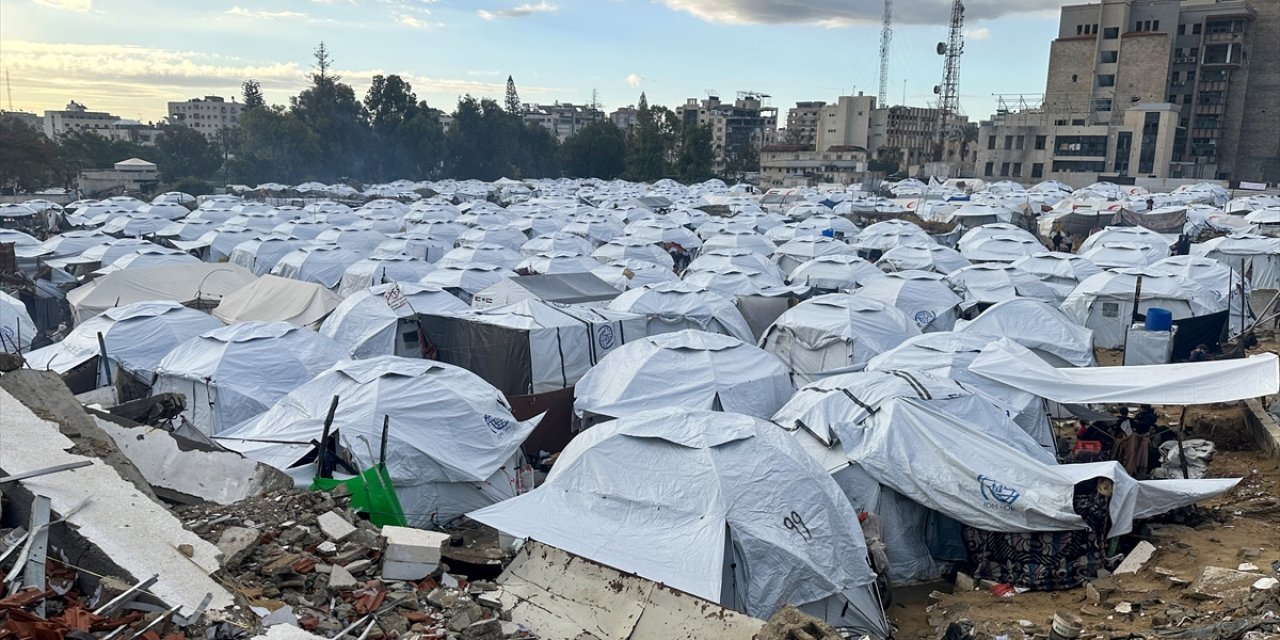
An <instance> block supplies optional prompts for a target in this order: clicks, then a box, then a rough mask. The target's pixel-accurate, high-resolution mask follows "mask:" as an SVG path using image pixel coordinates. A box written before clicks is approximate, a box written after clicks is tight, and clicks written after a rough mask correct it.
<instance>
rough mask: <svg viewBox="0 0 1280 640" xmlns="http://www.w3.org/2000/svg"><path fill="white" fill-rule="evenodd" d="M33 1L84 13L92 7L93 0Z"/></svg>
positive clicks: (54, 7)
mask: <svg viewBox="0 0 1280 640" xmlns="http://www.w3.org/2000/svg"><path fill="white" fill-rule="evenodd" d="M35 3H36V4H39V5H44V6H46V7H49V8H51V9H61V10H63V11H74V12H76V13H85V12H87V11H90V10H92V9H93V0H35Z"/></svg>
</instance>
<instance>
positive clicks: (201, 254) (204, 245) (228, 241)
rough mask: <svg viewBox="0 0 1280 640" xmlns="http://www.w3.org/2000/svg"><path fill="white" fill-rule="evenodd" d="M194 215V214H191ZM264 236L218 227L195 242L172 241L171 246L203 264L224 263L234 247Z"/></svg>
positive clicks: (260, 232)
mask: <svg viewBox="0 0 1280 640" xmlns="http://www.w3.org/2000/svg"><path fill="white" fill-rule="evenodd" d="M193 215H194V214H193ZM261 235H264V232H263V231H260V230H258V229H252V228H249V227H232V226H221V225H219V226H218V227H217V228H216V229H213V230H211V231H206V232H205V233H204V235H201V236H200V237H199V238H196V239H195V240H173V241H171V242H172V243H173V246H175V247H177V248H179V249H182V250H183V251H186V252H188V253H192V254H195V255H196V257H198V258H200V259H201V260H204V261H205V262H226V261H227V260H229V259H230V258H231V252H232V251H234V250H235V248H236V246H237V245H239V244H240V243H241V242H244V241H246V240H253V239H254V238H257V237H258V236H261Z"/></svg>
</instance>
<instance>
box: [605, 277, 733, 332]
mask: <svg viewBox="0 0 1280 640" xmlns="http://www.w3.org/2000/svg"><path fill="white" fill-rule="evenodd" d="M609 308H610V309H612V310H614V311H624V312H627V313H636V314H640V315H642V316H644V317H645V318H646V320H647V323H646V328H645V333H646V335H650V336H654V335H658V334H660V333H670V332H673V331H682V330H684V329H699V330H702V331H707V332H710V333H721V334H724V335H729V336H733V337H735V338H737V339H739V340H743V341H746V342H749V343H754V342H755V337H754V335H753V334H752V333H751V327H750V326H748V325H747V320H746V318H744V317H743V316H742V312H741V311H738V307H737V306H736V305H735V304H734V299H733V298H732V297H731V296H728V295H726V294H722V293H719V292H717V291H712V290H710V289H705V288H702V287H699V286H697V285H695V284H691V283H688V282H682V281H675V282H663V283H659V284H653V285H646V286H644V287H640V288H636V289H631V290H630V291H627V292H624V293H622V294H621V295H619V296H618V297H617V298H614V299H613V300H611V301H610V302H609Z"/></svg>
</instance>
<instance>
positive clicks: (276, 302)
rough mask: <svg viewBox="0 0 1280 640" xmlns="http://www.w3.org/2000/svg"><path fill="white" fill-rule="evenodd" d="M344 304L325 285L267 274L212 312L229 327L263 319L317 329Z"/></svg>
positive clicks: (227, 299)
mask: <svg viewBox="0 0 1280 640" xmlns="http://www.w3.org/2000/svg"><path fill="white" fill-rule="evenodd" d="M341 301H342V299H341V298H339V297H338V296H336V295H334V293H333V292H332V291H330V290H328V289H326V288H325V287H324V286H323V285H319V284H316V283H314V282H302V281H301V280H290V279H288V278H281V277H278V276H273V275H265V276H262V277H261V278H258V279H257V280H255V281H253V282H252V283H250V284H247V285H245V286H244V287H243V288H241V289H240V290H238V291H236V292H234V293H231V294H228V295H227V296H225V297H224V298H222V302H219V303H218V306H217V307H214V309H213V311H212V313H213V316H214V317H215V318H217V319H219V320H221V321H223V322H225V323H227V324H235V323H237V322H243V321H245V320H261V321H263V322H288V323H289V324H296V325H298V326H300V327H306V328H308V329H317V328H319V327H320V323H321V322H323V321H324V319H325V318H326V317H328V315H329V313H330V312H331V311H333V310H334V309H335V308H337V306H338V303H339V302H341Z"/></svg>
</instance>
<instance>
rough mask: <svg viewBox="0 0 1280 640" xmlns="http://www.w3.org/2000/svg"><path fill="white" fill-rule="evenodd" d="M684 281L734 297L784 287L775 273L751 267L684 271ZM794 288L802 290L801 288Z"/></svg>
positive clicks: (752, 294)
mask: <svg viewBox="0 0 1280 640" xmlns="http://www.w3.org/2000/svg"><path fill="white" fill-rule="evenodd" d="M684 281H685V282H688V283H690V284H694V285H697V286H699V287H704V288H707V289H712V290H715V291H719V292H721V293H724V294H726V295H734V296H754V295H758V294H761V293H762V292H764V291H766V290H770V289H784V288H785V287H786V285H785V284H784V283H783V281H782V279H781V278H779V277H778V275H777V273H776V272H773V271H762V270H760V269H753V268H751V267H732V266H730V267H722V268H720V269H718V270H716V271H686V272H685V274H684ZM795 288H796V289H797V290H803V289H804V287H803V286H797V287H795Z"/></svg>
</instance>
